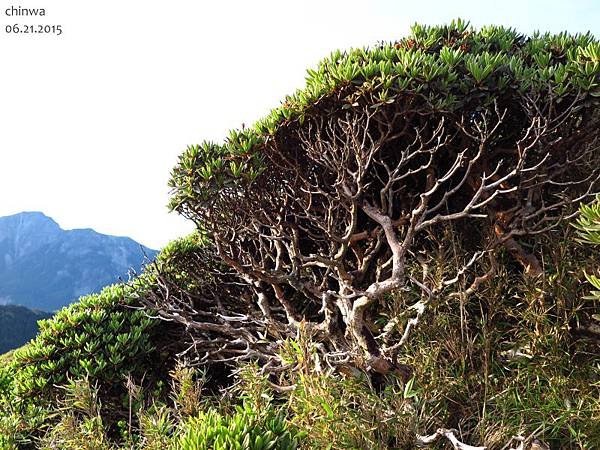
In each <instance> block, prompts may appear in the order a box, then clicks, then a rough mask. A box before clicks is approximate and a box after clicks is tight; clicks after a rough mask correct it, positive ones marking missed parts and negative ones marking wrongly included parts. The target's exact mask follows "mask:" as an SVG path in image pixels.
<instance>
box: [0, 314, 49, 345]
mask: <svg viewBox="0 0 600 450" xmlns="http://www.w3.org/2000/svg"><path fill="white" fill-rule="evenodd" d="M50 317H51V314H50V313H45V312H42V311H38V310H32V309H29V308H25V307H24V306H15V305H6V306H0V354H3V353H5V352H7V351H9V350H12V349H14V348H17V347H20V346H21V345H23V344H24V343H25V342H27V341H29V340H30V339H33V338H34V337H35V335H36V334H37V332H38V325H37V321H38V320H41V319H48V318H50Z"/></svg>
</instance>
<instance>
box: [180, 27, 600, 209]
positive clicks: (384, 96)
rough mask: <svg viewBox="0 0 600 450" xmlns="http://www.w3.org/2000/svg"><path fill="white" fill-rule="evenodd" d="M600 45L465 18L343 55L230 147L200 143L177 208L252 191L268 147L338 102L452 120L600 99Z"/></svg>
mask: <svg viewBox="0 0 600 450" xmlns="http://www.w3.org/2000/svg"><path fill="white" fill-rule="evenodd" d="M599 49H600V43H598V41H597V40H595V39H594V36H593V35H592V34H591V33H587V34H575V35H569V34H567V33H560V34H555V35H553V34H550V33H544V34H541V33H536V34H534V35H533V36H531V37H526V36H523V35H521V34H519V33H517V31H515V30H514V29H511V28H505V27H500V26H487V27H483V28H481V29H480V30H475V29H473V28H471V27H469V24H468V23H467V22H465V21H463V20H460V19H458V20H455V21H453V22H452V23H450V24H449V25H444V26H423V25H418V24H416V25H414V26H413V27H412V32H411V35H409V36H407V37H405V38H403V39H400V40H399V41H396V42H388V43H381V44H380V45H377V46H373V47H367V48H356V49H351V50H348V51H339V50H338V51H335V52H333V53H331V55H330V56H329V57H328V58H326V59H324V60H323V61H321V62H320V63H319V65H318V66H317V67H316V68H314V69H309V70H308V73H307V76H306V86H305V87H304V88H303V89H301V90H298V91H297V92H296V93H294V94H293V95H290V96H288V97H286V98H285V100H284V101H283V103H282V105H281V106H280V107H278V108H276V109H274V110H273V111H271V112H270V114H269V115H268V116H266V117H265V118H263V119H261V120H259V121H257V122H256V123H255V124H254V126H253V127H251V128H244V129H241V130H232V131H231V132H230V134H229V137H228V138H227V139H226V140H225V142H224V143H223V144H217V143H214V142H204V143H202V144H200V145H192V146H189V147H188V148H187V150H186V151H185V152H184V153H183V154H182V155H181V156H180V158H179V164H178V165H177V166H176V167H175V168H174V169H173V171H172V174H171V180H170V186H171V187H172V188H173V193H174V195H173V197H172V199H171V202H170V207H171V208H172V209H174V210H177V211H180V212H182V213H184V214H188V215H190V216H193V214H191V213H192V212H193V211H194V209H195V208H197V207H198V206H199V205H207V204H211V203H213V202H215V201H218V195H219V194H218V193H220V195H227V192H228V191H230V190H231V189H232V188H233V187H235V186H237V188H238V189H242V191H243V189H247V188H249V185H251V184H252V183H253V182H254V181H256V180H257V178H258V177H259V176H260V174H261V173H262V172H263V171H264V169H265V161H264V158H263V157H262V155H261V153H262V149H263V148H264V146H265V145H266V144H268V143H269V142H270V141H271V140H272V138H273V137H274V136H275V135H277V134H280V133H285V129H287V128H290V127H293V126H296V125H298V124H302V123H303V122H304V119H305V116H306V115H307V114H312V111H314V110H319V109H320V108H326V107H327V105H328V102H329V101H330V100H331V99H335V101H336V102H337V104H338V106H339V107H341V108H353V107H354V106H358V105H359V104H361V103H363V102H369V103H372V105H373V106H372V107H373V108H377V107H382V106H384V105H386V104H389V103H393V102H396V101H403V99H409V98H411V96H418V97H420V98H422V99H424V100H425V101H426V102H427V103H428V104H429V105H430V106H431V108H432V109H433V110H437V111H443V112H447V113H451V112H453V111H457V110H459V109H461V108H464V107H465V106H466V105H470V104H472V103H473V102H476V103H478V104H480V105H487V104H490V102H492V101H493V100H494V99H498V98H511V97H515V96H516V95H526V96H528V97H530V98H546V99H548V100H549V101H550V99H552V101H554V102H556V103H557V104H560V103H562V102H566V103H568V102H569V101H573V100H574V99H575V98H577V97H579V100H580V101H583V100H584V99H586V98H587V99H588V100H587V101H596V99H597V98H598V97H600V83H599V74H600V61H599V60H598V54H599V52H600V50H599Z"/></svg>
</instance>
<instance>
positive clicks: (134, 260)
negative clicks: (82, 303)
mask: <svg viewBox="0 0 600 450" xmlns="http://www.w3.org/2000/svg"><path fill="white" fill-rule="evenodd" d="M156 254H157V252H156V251H155V250H152V249H149V248H147V247H144V246H142V245H140V244H138V243H137V242H135V241H134V240H133V239H130V238H128V237H116V236H109V235H105V234H101V233H98V232H96V231H94V230H92V229H76V230H63V229H61V228H60V226H59V225H58V224H57V223H56V222H55V221H54V220H53V219H51V218H50V217H48V216H46V215H44V214H43V213H41V212H23V213H19V214H15V215H11V216H6V217H0V305H23V306H26V307H28V308H33V309H38V310H42V311H55V310H57V309H59V308H61V307H63V306H65V305H68V304H69V303H72V302H73V301H75V300H77V298H79V297H80V296H82V295H86V294H91V293H95V292H98V291H100V290H101V289H102V288H103V287H104V286H107V285H109V284H113V283H116V282H118V281H119V279H120V278H121V279H127V277H128V273H129V271H130V270H131V269H134V270H135V271H139V270H140V269H141V267H142V266H143V264H144V261H145V258H146V257H147V258H149V259H153V258H154V257H155V256H156Z"/></svg>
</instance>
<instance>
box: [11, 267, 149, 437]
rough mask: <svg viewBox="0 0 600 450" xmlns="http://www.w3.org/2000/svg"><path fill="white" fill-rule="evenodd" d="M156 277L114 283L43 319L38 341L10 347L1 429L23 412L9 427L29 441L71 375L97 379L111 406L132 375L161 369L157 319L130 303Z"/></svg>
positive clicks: (45, 423)
mask: <svg viewBox="0 0 600 450" xmlns="http://www.w3.org/2000/svg"><path fill="white" fill-rule="evenodd" d="M151 279H152V277H151V275H150V274H147V275H146V276H143V277H141V278H138V279H136V280H135V281H133V282H132V283H130V284H123V285H115V286H110V287H108V288H105V289H104V290H103V291H102V292H101V293H100V294H97V295H91V296H87V297H83V298H81V299H80V301H79V302H78V303H75V304H73V305H71V306H69V307H67V308H64V309H62V310H61V311H59V312H58V313H57V314H56V315H55V316H54V317H53V318H51V319H48V320H44V321H40V332H39V334H38V336H37V337H36V339H34V340H33V341H31V342H30V343H29V344H28V345H26V346H24V347H22V348H20V349H18V350H16V351H15V352H13V353H12V355H11V357H10V360H9V363H8V365H7V366H6V367H5V368H3V370H2V375H0V380H1V381H0V386H1V390H0V435H1V434H2V431H3V427H4V428H7V429H11V427H12V425H10V422H11V421H13V420H14V418H15V417H20V420H19V422H18V426H17V428H16V429H15V428H12V433H13V434H14V435H15V436H17V439H20V440H22V441H23V442H26V441H29V440H30V436H31V433H34V434H35V433H39V432H40V431H41V430H42V429H43V428H45V427H46V426H48V424H49V421H50V420H51V416H52V410H53V409H54V408H55V407H56V403H55V402H56V401H57V399H60V398H63V397H64V392H63V391H62V390H61V389H59V386H62V385H65V384H67V383H69V382H70V381H71V380H76V379H82V378H86V379H90V380H93V381H94V383H95V384H96V385H97V386H98V387H99V389H101V393H102V395H103V396H104V397H105V398H106V399H107V400H108V399H110V403H111V405H110V406H111V407H114V405H118V404H119V403H120V401H119V400H118V399H119V397H122V396H123V395H124V388H123V386H124V382H125V379H126V377H127V376H134V377H137V378H139V379H141V378H143V377H146V379H148V378H149V377H148V375H147V372H148V371H149V370H151V371H156V370H157V367H160V358H161V356H160V355H159V353H158V352H157V351H156V343H157V334H156V332H157V331H158V330H157V329H156V325H157V324H159V322H156V321H155V320H153V319H150V318H148V317H147V315H146V314H145V313H144V312H143V311H141V310H136V309H132V308H131V307H130V306H129V304H130V303H131V298H132V294H133V293H134V292H138V291H143V290H144V289H146V288H147V285H148V283H149V282H150V280H151ZM150 378H151V377H150ZM107 406H108V404H107Z"/></svg>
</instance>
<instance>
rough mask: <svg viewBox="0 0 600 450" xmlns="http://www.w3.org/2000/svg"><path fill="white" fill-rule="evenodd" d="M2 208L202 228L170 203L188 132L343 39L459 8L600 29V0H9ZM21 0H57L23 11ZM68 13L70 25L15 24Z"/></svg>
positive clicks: (98, 225) (248, 116) (543, 25)
mask: <svg viewBox="0 0 600 450" xmlns="http://www.w3.org/2000/svg"><path fill="white" fill-rule="evenodd" d="M0 5H2V8H1V10H0V25H1V29H0V57H1V61H2V62H1V65H2V68H1V69H0V216H1V215H7V214H12V213H16V212H19V211H24V210H27V211H32V210H39V211H43V212H45V213H46V214H48V215H50V216H52V217H53V218H54V219H56V220H57V222H58V223H59V224H60V225H61V226H62V227H63V228H67V229H68V228H88V227H90V228H94V229H96V230H98V231H100V232H103V233H109V234H116V235H127V236H131V237H133V238H134V239H136V240H138V241H140V242H142V243H144V244H145V245H148V246H151V247H154V248H159V247H162V246H163V245H164V244H166V243H167V242H168V241H169V240H171V239H173V238H176V237H178V236H182V235H184V234H186V233H187V232H189V231H191V229H192V225H191V224H190V223H188V222H187V221H185V220H184V219H182V218H180V217H178V216H177V215H176V214H175V213H171V214H168V212H167V209H166V206H165V205H166V204H167V202H168V187H167V181H168V178H169V173H170V170H171V168H172V167H173V166H174V165H175V164H176V162H177V157H178V155H179V154H180V153H181V152H182V151H183V150H184V149H185V147H186V146H187V145H188V144H194V143H199V142H201V141H202V140H204V139H211V140H218V141H220V140H222V139H223V138H224V136H225V135H226V133H227V130H229V129H230V128H233V127H239V126H240V125H241V124H242V123H245V124H247V125H250V124H252V123H253V122H254V121H255V120H256V119H258V118H260V117H262V116H263V115H265V114H266V113H267V112H268V111H269V110H270V109H271V108H273V107H276V106H277V105H278V104H279V102H280V101H281V100H282V99H283V97H284V96H285V95H286V94H289V93H291V92H293V91H294V90H295V89H296V88H298V87H301V86H302V85H303V82H304V75H305V71H306V68H308V67H312V66H314V65H315V64H316V63H317V62H318V61H319V59H321V58H322V57H324V56H326V55H328V54H329V52H330V51H332V50H334V49H336V48H346V47H350V46H363V45H366V44H371V43H374V42H376V41H378V40H393V39H396V38H398V37H401V36H404V35H406V34H407V33H408V30H409V27H410V25H411V24H412V23H414V22H421V23H428V24H440V23H446V22H449V21H450V20H452V19H453V18H456V17H462V18H464V19H467V20H470V21H471V23H472V24H473V25H476V26H480V25H485V24H491V23H495V24H503V25H508V26H512V27H515V28H517V30H519V31H521V32H523V33H531V32H532V31H534V30H536V29H539V30H542V31H555V32H558V31H562V30H568V31H570V32H580V31H581V32H584V31H587V30H590V31H592V32H593V33H594V34H595V35H596V36H600V0H587V1H585V0H579V1H578V0H571V1H566V0H565V1H548V0H546V1H526V0H520V1H507V0H504V1H499V2H491V1H484V0H480V1H460V0H453V1H402V0H397V1H368V0H362V1H354V0H345V1H331V0H319V1H312V0H309V1H307V0H304V1H294V2H292V1H284V0H279V1H259V0H256V1H223V0H222V1H219V2H217V1H216V0H213V1H200V0H178V1H167V0H161V1H156V0H144V1H142V0H118V1H117V0H102V1H100V0H96V1H90V0H20V1H19V0H0ZM11 6H22V7H27V8H45V9H46V16H45V17H43V18H41V19H40V18H35V19H32V18H31V17H17V18H15V17H12V18H9V17H7V16H6V14H5V9H6V8H8V7H11ZM14 23H18V24H30V23H31V24H34V23H35V24H37V23H44V24H49V25H57V24H60V25H62V28H63V30H64V33H63V35H62V36H52V35H31V34H21V35H12V34H7V33H6V30H5V26H6V25H9V24H14Z"/></svg>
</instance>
